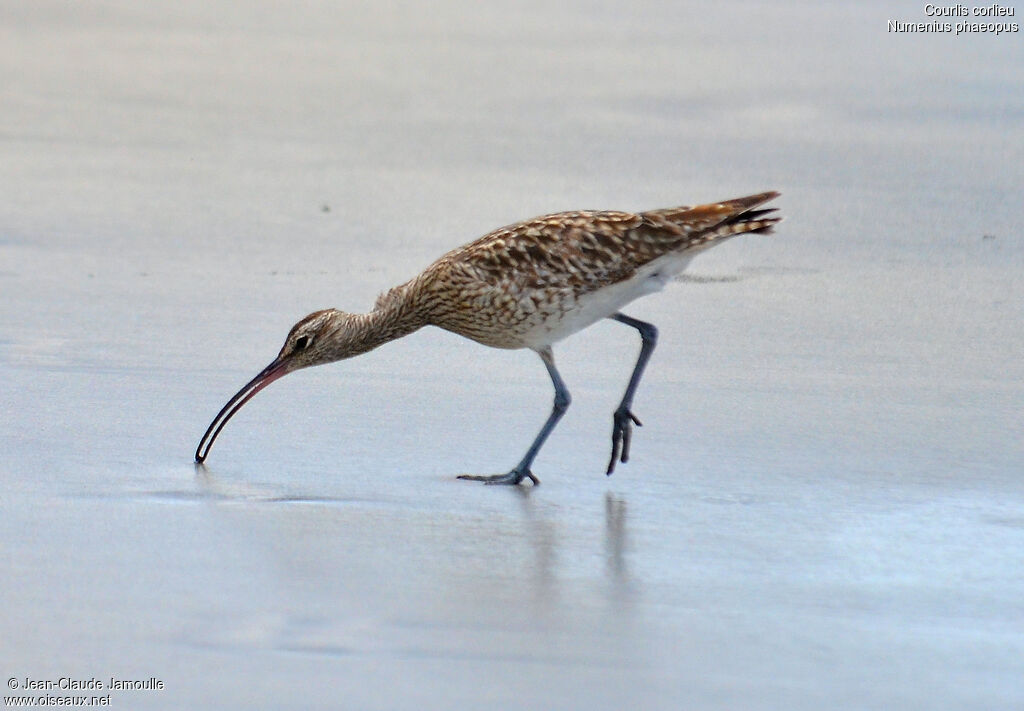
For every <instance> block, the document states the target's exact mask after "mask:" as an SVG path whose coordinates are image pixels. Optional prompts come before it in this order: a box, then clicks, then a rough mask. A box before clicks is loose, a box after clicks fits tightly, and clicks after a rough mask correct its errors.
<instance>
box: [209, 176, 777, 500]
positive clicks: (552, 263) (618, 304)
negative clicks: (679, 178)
mask: <svg viewBox="0 0 1024 711" xmlns="http://www.w3.org/2000/svg"><path fill="white" fill-rule="evenodd" d="M776 197H778V193H775V192H767V193H761V194H759V195H751V196H749V197H743V198H737V199H735V200H726V201H724V202H719V203H711V204H708V205H699V206H697V207H675V208H669V209H665V210H652V211H650V212H641V213H630V212H562V213H558V214H556V215H546V216H544V217H537V218H534V219H532V220H526V221H525V222H519V223H516V224H514V225H510V226H508V227H503V228H501V229H499V230H495V231H494V232H491V233H490V234H487V235H484V236H483V237H481V238H480V239H478V240H476V241H474V242H470V243H469V244H467V245H466V246H464V247H461V248H459V249H456V250H455V251H453V252H449V253H448V254H446V255H444V256H443V257H441V258H440V259H438V260H437V261H436V262H434V263H433V264H432V265H430V266H429V267H427V269H426V270H424V271H423V273H421V274H420V275H419V276H417V277H415V278H414V279H412V280H410V281H408V282H406V283H405V284H402V285H401V286H397V287H395V288H393V289H391V290H390V291H388V292H386V293H384V294H382V295H381V296H380V297H379V298H378V299H377V303H376V305H375V306H374V309H373V311H371V312H370V313H367V314H350V313H345V312H344V311H338V310H337V309H326V310H324V311H317V312H315V313H312V314H310V315H309V316H307V317H305V318H304V319H302V320H301V321H299V322H298V323H297V324H295V326H294V327H292V330H291V332H290V333H289V334H288V338H287V339H285V343H284V347H283V348H281V352H280V353H279V354H278V356H277V358H275V359H274V361H273V362H272V363H271V364H270V365H268V366H267V367H266V368H265V369H264V370H263V371H262V372H261V373H260V374H259V375H257V376H256V377H255V378H253V379H252V381H250V382H249V383H248V384H247V385H246V386H245V387H244V388H242V389H241V390H239V391H238V393H237V394H236V395H235V396H234V397H233V398H231V400H229V401H228V403H227V405H225V406H224V408H223V409H222V410H221V411H220V412H219V413H218V414H217V416H216V417H215V418H214V420H213V422H212V423H210V427H209V428H208V429H207V430H206V434H204V435H203V438H202V440H200V442H199V447H198V448H197V449H196V461H197V462H202V461H204V460H205V459H206V457H207V455H208V454H209V453H210V447H211V446H212V445H213V441H214V440H215V439H216V438H217V435H218V434H219V433H220V431H221V429H222V428H223V427H224V425H225V424H226V423H227V421H228V420H229V419H230V418H231V416H232V415H234V414H235V413H236V412H238V410H239V408H241V407H242V405H244V404H245V403H246V402H248V401H249V399H250V398H251V397H252V396H253V395H255V394H256V393H257V392H259V391H260V390H262V389H263V388H265V387H266V386H267V385H269V384H270V383H272V382H273V381H274V380H277V379H278V378H280V377H281V376H282V375H285V374H286V373H290V372H292V371H293V370H298V369H300V368H306V367H308V366H311V365H321V364H323V363H330V362H332V361H336V360H342V359H344V358H351V357H352V356H356V355H359V354H360V353H366V352H367V351H369V350H372V349H374V348H376V347H377V346H380V345H382V344H384V343H387V342H388V341H392V340H394V339H396V338H401V337H402V336H405V335H407V334H409V333H412V332H413V331H416V330H417V329H420V328H422V327H423V326H439V327H440V328H443V329H445V330H447V331H452V332H453V333H457V334H459V335H461V336H465V337H467V338H471V339H473V340H474V341H477V342H479V343H482V344H484V345H486V346H493V347H495V348H531V349H533V350H534V351H536V352H537V353H538V355H540V357H541V360H543V361H544V365H545V367H547V371H548V375H550V376H551V381H552V383H554V386H555V403H554V407H553V409H552V410H551V414H550V416H549V417H548V419H547V422H545V423H544V426H543V427H542V428H541V430H540V432H539V433H538V434H537V436H536V438H535V439H534V441H533V444H531V445H530V448H529V449H528V450H527V451H526V454H525V455H524V456H523V458H522V460H521V461H520V462H519V464H517V465H516V466H515V468H514V469H512V471H510V472H509V473H507V474H501V475H497V476H468V475H467V476H462V477H460V478H461V479H474V480H477V481H484V482H486V483H488V484H518V483H519V482H521V481H522V480H523V479H524V478H529V479H530V480H531V481H533V482H534V483H535V484H536V483H539V482H538V479H537V477H535V476H534V475H533V473H532V472H531V471H530V466H531V465H532V464H533V460H534V457H536V456H537V452H538V451H539V450H540V448H541V445H543V444H544V440H546V439H547V437H548V435H549V434H551V430H553V429H554V428H555V424H556V423H557V422H558V420H559V419H560V418H561V417H562V415H563V414H564V413H565V410H566V408H567V407H568V406H569V402H570V396H569V391H568V389H566V387H565V383H563V382H562V378H561V376H560V375H559V374H558V370H557V369H556V368H555V359H554V355H553V354H552V352H551V344H553V343H555V342H556V341H558V340H560V339H562V338H565V337H566V336H569V335H571V334H573V333H576V332H577V331H580V330H582V329H584V328H586V327H587V326H590V325H591V324H593V323H594V322H595V321H598V320H600V319H603V318H612V319H615V320H616V321H619V322H620V323H624V324H626V325H627V326H632V327H633V328H635V329H636V330H637V331H639V332H640V338H641V348H640V357H639V359H638V360H637V362H636V366H635V367H634V368H633V375H632V377H631V378H630V380H629V385H628V386H627V387H626V392H625V395H623V397H622V402H621V403H619V407H618V409H616V411H615V414H614V418H613V428H612V456H611V460H610V461H609V463H608V472H607V473H608V474H611V473H612V471H613V470H614V468H615V463H616V462H617V461H622V462H626V461H627V460H628V459H629V444H630V437H631V435H632V425H633V424H637V425H639V424H640V421H639V420H638V419H637V418H636V417H635V416H634V415H633V413H632V412H631V411H630V407H631V406H632V404H633V396H634V394H635V393H636V388H637V385H638V384H639V382H640V377H641V376H642V375H643V371H644V367H645V366H646V365H647V361H648V359H649V358H650V356H651V352H652V351H653V350H654V345H655V342H656V339H657V335H658V331H657V329H656V328H655V327H654V326H652V325H651V324H649V323H645V322H643V321H638V320H637V319H634V318H630V317H629V316H626V315H625V314H623V313H620V312H619V309H620V308H622V307H623V306H625V305H626V304H628V303H629V302H631V301H633V300H634V299H636V298H639V297H641V296H644V295H646V294H650V293H653V292H655V291H658V290H660V289H661V288H662V287H663V286H665V284H666V283H667V282H668V281H669V280H670V279H671V278H672V277H673V276H675V275H677V274H679V273H680V272H681V271H682V270H683V269H684V268H685V267H686V265H687V263H688V262H689V261H690V259H691V258H692V257H693V256H694V254H696V253H697V252H700V251H701V250H704V249H707V248H708V247H710V246H712V245H714V244H716V243H718V242H721V241H723V240H724V239H726V238H728V237H732V236H734V235H738V234H742V233H744V232H760V233H767V232H770V231H771V229H772V227H773V226H774V225H775V223H776V222H778V221H779V219H780V218H778V217H774V216H769V213H771V212H773V211H774V209H759V210H756V209H754V208H756V207H757V206H758V205H761V204H763V203H765V202H768V201H769V200H772V199H774V198H776Z"/></svg>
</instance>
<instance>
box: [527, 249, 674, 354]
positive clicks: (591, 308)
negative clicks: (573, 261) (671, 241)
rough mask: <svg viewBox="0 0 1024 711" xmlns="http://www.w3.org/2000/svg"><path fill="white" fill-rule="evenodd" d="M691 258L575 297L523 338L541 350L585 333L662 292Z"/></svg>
mask: <svg viewBox="0 0 1024 711" xmlns="http://www.w3.org/2000/svg"><path fill="white" fill-rule="evenodd" d="M690 257H691V255H690V254H667V255H665V256H663V257H660V258H658V259H656V260H654V261H653V262H651V263H649V264H647V265H645V266H644V267H642V268H641V269H639V270H637V273H636V274H635V275H633V276H632V277H631V278H630V279H626V280H624V281H620V282H617V283H615V284H609V285H608V286H605V287H603V288H601V289H598V290H596V291H592V292H590V293H588V294H584V295H582V296H580V297H575V298H574V299H573V300H572V301H571V302H570V303H564V302H563V303H562V304H560V307H561V308H558V309H557V310H555V312H554V313H551V314H550V315H547V317H546V318H543V319H538V320H536V321H535V323H534V325H533V327H532V328H530V329H529V331H527V332H526V333H523V334H521V335H520V338H521V339H522V341H523V342H524V343H525V344H526V345H527V346H528V347H530V348H533V349H537V348H542V347H544V346H549V345H551V344H552V343H555V342H557V341H560V340H562V339H563V338H566V337H568V336H571V335H572V334H574V333H576V332H578V331H582V330H583V329H584V328H587V327H588V326H590V325H592V324H594V323H596V322H597V321H600V320H601V319H603V318H607V317H609V316H611V315H612V314H614V313H616V312H618V311H619V310H620V309H621V308H622V307H624V306H625V305H626V304H628V303H630V302H631V301H634V300H636V299H639V298H640V297H641V296H647V295H648V294H653V293H655V292H657V291H661V290H662V289H663V288H664V287H665V284H667V283H668V282H669V281H671V280H672V278H673V277H675V276H676V275H678V274H679V273H680V272H682V271H683V270H684V269H685V268H686V265H687V264H688V263H689V262H690Z"/></svg>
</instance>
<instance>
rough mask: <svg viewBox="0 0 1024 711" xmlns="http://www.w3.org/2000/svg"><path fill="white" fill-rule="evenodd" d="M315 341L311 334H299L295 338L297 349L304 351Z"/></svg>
mask: <svg viewBox="0 0 1024 711" xmlns="http://www.w3.org/2000/svg"><path fill="white" fill-rule="evenodd" d="M312 343H313V339H312V338H310V337H309V336H299V337H298V338H296V339H295V350H297V351H304V350H306V349H307V348H309V346H310V345H311V344H312Z"/></svg>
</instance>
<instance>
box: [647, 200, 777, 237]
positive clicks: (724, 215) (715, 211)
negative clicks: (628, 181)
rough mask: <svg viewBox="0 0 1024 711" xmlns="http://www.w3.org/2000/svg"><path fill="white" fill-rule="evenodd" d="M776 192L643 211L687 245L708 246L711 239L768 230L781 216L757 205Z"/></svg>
mask: <svg viewBox="0 0 1024 711" xmlns="http://www.w3.org/2000/svg"><path fill="white" fill-rule="evenodd" d="M778 196H779V193H777V192H765V193H758V194H757V195H748V196H747V197H741V198H736V199H734V200H724V201H722V202H713V203H708V204H707V205H697V206H696V207H670V208H667V209H664V210H653V211H651V212H645V213H644V217H645V218H646V219H647V220H649V221H650V222H652V223H655V224H659V226H661V227H664V228H668V229H671V230H672V231H676V232H677V234H679V236H680V237H682V238H683V242H684V244H685V246H686V248H687V249H692V248H696V247H703V246H711V244H712V243H714V242H719V241H721V240H724V239H727V238H729V237H733V236H735V235H738V234H743V233H746V232H754V233H757V234H770V233H771V232H772V231H773V228H774V227H775V225H776V224H778V223H779V222H780V221H781V220H782V218H781V217H777V216H770V215H772V213H773V212H775V211H776V209H777V208H774V207H769V208H761V209H757V210H755V209H754V208H756V207H757V206H758V205H763V204H764V203H766V202H769V201H771V200H774V199H775V198H777V197H778Z"/></svg>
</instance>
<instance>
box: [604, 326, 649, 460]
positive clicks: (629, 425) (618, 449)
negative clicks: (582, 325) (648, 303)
mask: <svg viewBox="0 0 1024 711" xmlns="http://www.w3.org/2000/svg"><path fill="white" fill-rule="evenodd" d="M609 318H613V319H615V320H616V321H619V322H620V323H624V324H626V325H627V326H632V327H633V328H635V329H636V330H637V331H639V332H640V341H641V343H640V357H639V358H637V359H636V365H635V366H634V367H633V375H632V376H630V378H629V385H627V386H626V393H625V395H623V396H622V402H620V403H619V407H618V409H617V410H615V415H614V416H613V422H614V424H613V426H612V458H611V459H610V460H609V461H608V471H607V472H606V474H608V475H609V476H610V475H611V473H612V472H613V471H615V463H616V462H617V461H620V462H622V463H623V464H625V463H626V462H628V461H629V442H630V439H631V438H632V436H633V425H637V426H643V423H642V422H640V420H638V419H637V418H636V415H634V414H633V413H632V412H630V410H629V408H630V407H632V405H633V396H634V395H635V394H636V388H637V385H639V384H640V378H641V377H643V374H644V368H646V367H647V361H648V360H650V359H651V353H653V352H654V346H655V345H657V343H658V329H657V328H656V327H655V326H654V325H653V324H650V323H647V322H646V321H639V320H637V319H635V318H630V317H629V316H626V315H625V314H623V313H617V314H613V315H612V316H610V317H609Z"/></svg>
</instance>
